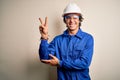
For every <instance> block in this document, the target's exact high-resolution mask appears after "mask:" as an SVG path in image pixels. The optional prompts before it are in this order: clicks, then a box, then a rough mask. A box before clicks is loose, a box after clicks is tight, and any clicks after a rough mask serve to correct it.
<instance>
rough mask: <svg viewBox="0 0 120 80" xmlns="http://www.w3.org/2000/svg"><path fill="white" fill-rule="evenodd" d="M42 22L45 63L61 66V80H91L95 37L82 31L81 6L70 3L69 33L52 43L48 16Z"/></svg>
mask: <svg viewBox="0 0 120 80" xmlns="http://www.w3.org/2000/svg"><path fill="white" fill-rule="evenodd" d="M39 20H40V23H41V25H40V27H39V30H40V34H41V44H40V48H39V55H40V60H41V62H43V63H45V64H50V65H52V66H56V67H57V73H58V80H91V79H90V76H89V66H90V63H91V60H92V55H93V37H92V36H91V35H90V34H88V33H86V32H83V31H82V30H81V28H80V26H81V22H82V20H83V18H82V15H81V11H80V9H79V7H78V6H77V5H76V4H74V3H70V4H68V5H67V7H66V8H65V10H64V14H63V20H64V22H65V24H66V27H67V30H65V31H64V33H63V34H61V35H58V36H56V37H55V38H54V39H53V41H52V42H51V43H48V42H47V41H48V25H47V17H46V18H45V23H43V21H42V20H41V18H39Z"/></svg>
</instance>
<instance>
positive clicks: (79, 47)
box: [73, 39, 87, 58]
mask: <svg viewBox="0 0 120 80" xmlns="http://www.w3.org/2000/svg"><path fill="white" fill-rule="evenodd" d="M86 42H87V40H86V39H83V40H81V41H78V42H77V43H76V44H75V45H74V51H73V53H74V57H75V58H80V57H81V55H82V54H83V50H84V49H85V46H86Z"/></svg>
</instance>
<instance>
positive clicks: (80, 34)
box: [63, 29, 83, 38]
mask: <svg viewBox="0 0 120 80" xmlns="http://www.w3.org/2000/svg"><path fill="white" fill-rule="evenodd" d="M63 35H65V36H70V35H69V33H68V30H65V31H64V33H63ZM74 36H76V37H78V38H82V37H83V31H82V30H81V29H79V30H78V32H77V33H76V34H75V35H74Z"/></svg>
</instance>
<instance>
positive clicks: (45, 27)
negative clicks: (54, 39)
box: [39, 17, 48, 39]
mask: <svg viewBox="0 0 120 80" xmlns="http://www.w3.org/2000/svg"><path fill="white" fill-rule="evenodd" d="M39 21H40V23H41V25H40V26H39V31H40V34H41V37H42V38H43V39H48V20H47V17H46V18H45V23H44V22H43V21H42V19H41V18H39Z"/></svg>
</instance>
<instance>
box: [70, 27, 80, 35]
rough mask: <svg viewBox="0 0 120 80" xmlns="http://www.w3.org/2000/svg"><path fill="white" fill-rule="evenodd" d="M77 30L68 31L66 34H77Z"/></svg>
mask: <svg viewBox="0 0 120 80" xmlns="http://www.w3.org/2000/svg"><path fill="white" fill-rule="evenodd" d="M78 30H79V28H77V29H75V30H69V29H68V32H69V34H70V35H75V34H76V33H77V32H78Z"/></svg>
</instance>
